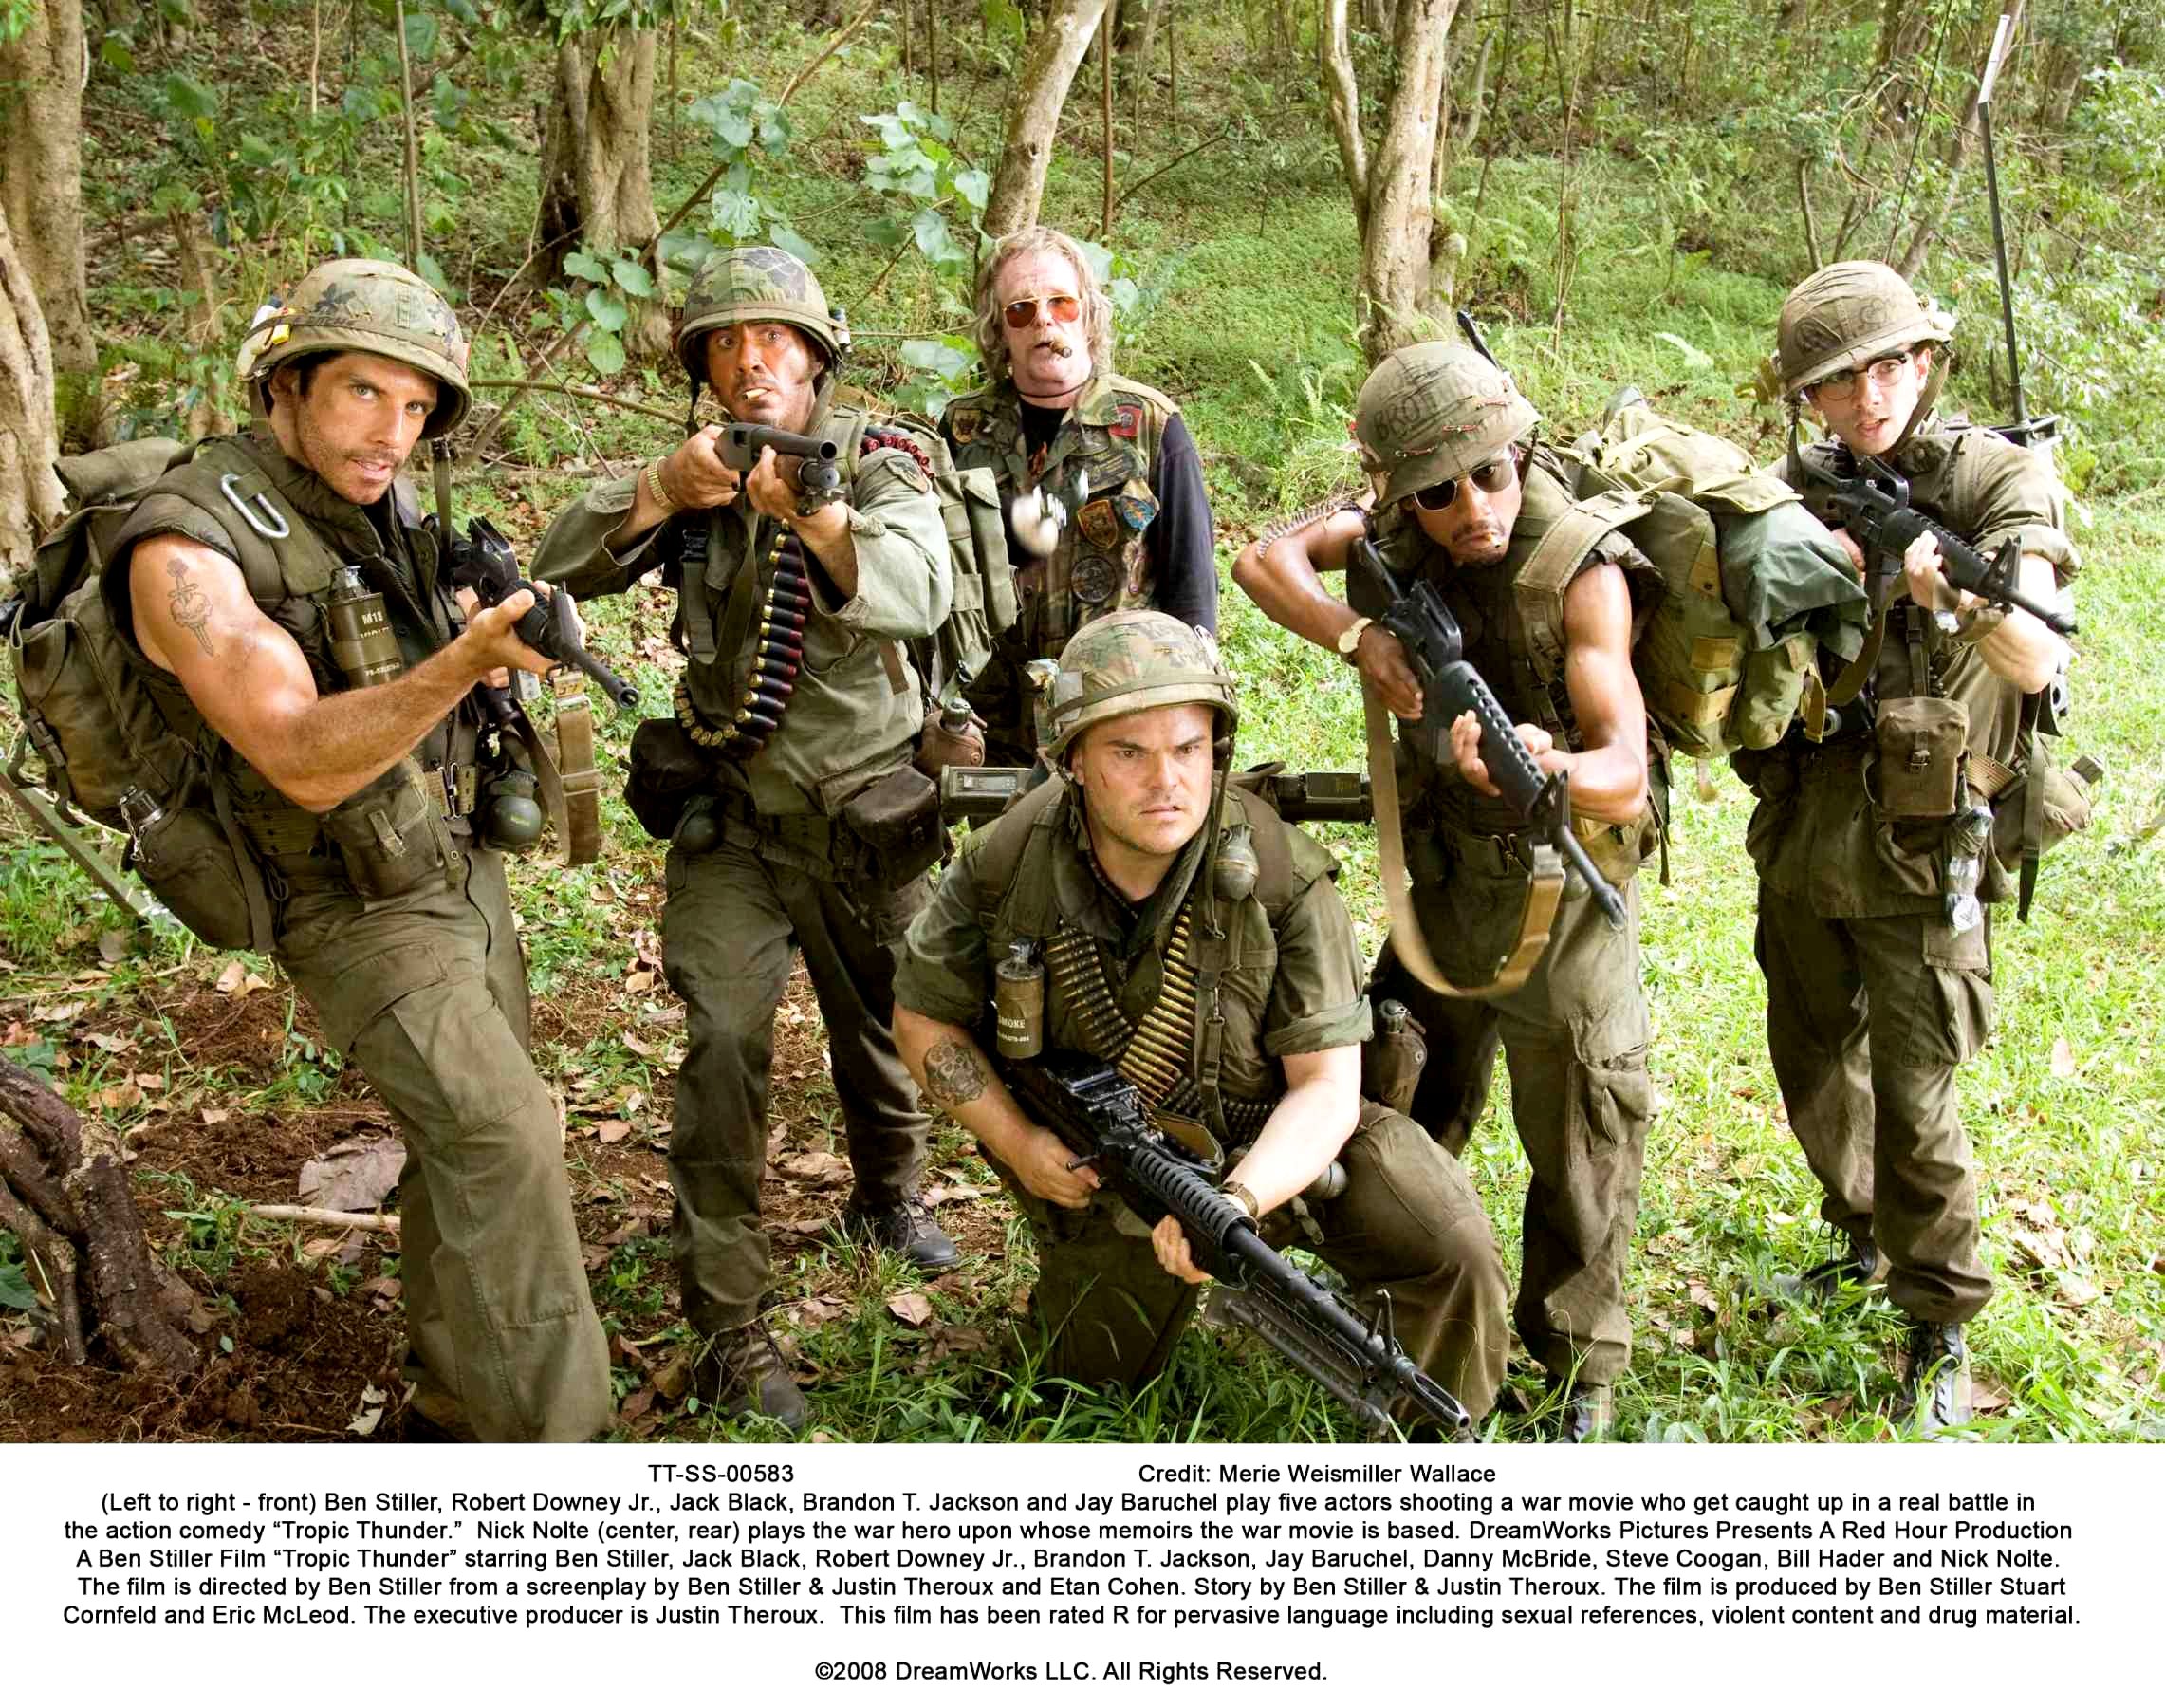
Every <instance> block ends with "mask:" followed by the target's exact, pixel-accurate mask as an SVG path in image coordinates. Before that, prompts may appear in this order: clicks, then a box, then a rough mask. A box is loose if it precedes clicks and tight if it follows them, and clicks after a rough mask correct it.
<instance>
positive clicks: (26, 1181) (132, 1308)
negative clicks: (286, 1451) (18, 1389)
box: [0, 1060, 202, 1379]
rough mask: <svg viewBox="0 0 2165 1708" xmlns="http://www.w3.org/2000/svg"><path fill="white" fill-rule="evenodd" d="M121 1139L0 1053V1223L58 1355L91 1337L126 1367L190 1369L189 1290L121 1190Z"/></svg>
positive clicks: (124, 1182) (72, 1355)
mask: <svg viewBox="0 0 2165 1708" xmlns="http://www.w3.org/2000/svg"><path fill="white" fill-rule="evenodd" d="M0 1227H6V1228H7V1229H8V1230H9V1233H11V1234H13V1235H15V1238H16V1240H17V1242H18V1243H19V1244H20V1245H21V1247H22V1250H23V1269H24V1272H26V1273H27V1274H28V1277H29V1278H30V1281H31V1284H32V1285H33V1286H34V1287H36V1289H37V1290H38V1293H39V1295H40V1297H41V1298H42V1299H43V1301H44V1303H45V1307H46V1316H47V1317H48V1318H49V1320H50V1323H51V1332H52V1334H53V1337H54V1339H55V1340H56V1342H57V1343H58V1346H59V1349H60V1353H61V1356H62V1357H64V1358H65V1359H66V1360H67V1361H68V1362H69V1363H70V1364H85V1363H87V1362H88V1361H89V1357H90V1343H91V1341H92V1339H93V1338H98V1339H102V1341H103V1342H104V1345H105V1346H106V1349H107V1350H108V1351H110V1352H111V1353H113V1354H114V1356H115V1357H117V1358H118V1359H119V1360H120V1362H121V1363H122V1364H124V1365H126V1366H127V1367H128V1368H130V1369H132V1370H137V1371H140V1372H143V1373H144V1374H147V1375H154V1376H159V1377H165V1378H169V1379H170V1378H173V1377H178V1376H187V1375H192V1374H193V1373H194V1371H195V1370H196V1369H197V1368H198V1367H199V1366H200V1365H201V1364H202V1354H201V1353H200V1352H198V1351H197V1350H196V1347H195V1344H194V1341H192V1340H190V1339H189V1337H188V1332H187V1330H188V1319H189V1317H190V1316H191V1314H192V1313H193V1311H194V1305H195V1296H194V1293H193V1292H191V1291H190V1290H189V1289H188V1286H187V1284H186V1283H185V1282H183V1281H182V1280H181V1279H180V1277H179V1276H177V1275H176V1274H175V1273H174V1272H172V1271H171V1270H169V1269H167V1268H166V1267H165V1265H164V1264H163V1263H161V1262H159V1261H158V1259H157V1256H156V1255H154V1254H153V1253H152V1252H151V1249H150V1242H149V1240H148V1239H147V1238H146V1237H145V1236H144V1233H143V1222H142V1216H141V1213H140V1212H139V1211H138V1210H137V1208H136V1201H135V1197H134V1195H133V1194H132V1193H131V1192H130V1191H129V1189H128V1174H127V1169H126V1167H125V1166H124V1165H123V1163H122V1161H121V1159H120V1144H119V1142H117V1141H116V1140H115V1139H114V1138H113V1137H112V1135H111V1134H109V1133H107V1132H105V1131H104V1130H103V1129H102V1128H101V1127H98V1126H95V1125H93V1126H90V1127H87V1128H85V1127H84V1125H83V1121H82V1118H81V1117H80V1116H78V1115H77V1114H76V1113H75V1111H74V1110H73V1109H71V1108H69V1107H68V1106H67V1105H66V1103H65V1102H64V1101H63V1100H62V1099H61V1098H60V1097H59V1096H58V1095H57V1094H56V1093H54V1092H52V1091H50V1090H48V1089H47V1088H46V1086H45V1084H44V1083H43V1082H42V1081H40V1080H38V1079H36V1078H34V1077H33V1076H32V1075H30V1074H28V1073H26V1072H24V1071H23V1069H21V1068H17V1067H16V1066H15V1065H14V1064H13V1063H12V1062H9V1061H6V1060H0Z"/></svg>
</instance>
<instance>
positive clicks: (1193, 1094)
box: [1045, 895, 1277, 1144]
mask: <svg viewBox="0 0 2165 1708" xmlns="http://www.w3.org/2000/svg"><path fill="white" fill-rule="evenodd" d="M1194 905H1195V899H1194V896H1192V895H1191V896H1190V897H1189V898H1188V900H1186V901H1184V902H1183V903H1182V904H1181V907H1180V911H1179V913H1178V914H1176V915H1175V917H1174V920H1173V931H1172V934H1171V936H1170V937H1169V938H1168V939H1167V941H1166V945H1165V958H1164V962H1163V966H1162V973H1161V976H1160V979H1159V983H1158V989H1157V1001H1156V1002H1154V1003H1152V1004H1151V1006H1150V1012H1148V1013H1146V1014H1144V1015H1143V1017H1142V1018H1141V1019H1140V1020H1138V1021H1137V1022H1135V1023H1134V1024H1132V1025H1131V1024H1130V1023H1129V1022H1128V1020H1127V1019H1126V1018H1125V1016H1123V1015H1122V1014H1121V1013H1120V1005H1119V1004H1118V1003H1117V1002H1115V1001H1114V999H1113V990H1112V986H1111V985H1110V984H1109V983H1108V982H1107V980H1106V978H1105V965H1104V961H1103V959H1102V958H1101V956H1100V955H1099V952H1098V945H1097V943H1096V941H1095V940H1094V939H1093V938H1091V937H1090V936H1089V934H1088V933H1086V932H1084V931H1082V930H1081V929H1080V928H1079V927H1077V926H1074V925H1065V926H1063V927H1062V928H1061V929H1060V931H1059V932H1058V933H1057V934H1056V935H1055V936H1054V937H1052V938H1050V939H1049V940H1048V941H1047V942H1046V944H1045V967H1046V969H1047V971H1049V972H1050V973H1051V975H1052V979H1053V982H1054V983H1055V984H1056V985H1058V986H1059V988H1060V994H1061V998H1062V1000H1064V1002H1066V1003H1067V1004H1068V1005H1069V1006H1070V1007H1072V1008H1073V1009H1074V1011H1075V1015H1076V1019H1077V1021H1078V1022H1079V1024H1080V1025H1081V1026H1082V1036H1083V1039H1084V1041H1085V1043H1086V1044H1087V1046H1088V1048H1089V1049H1090V1051H1091V1053H1092V1054H1094V1055H1097V1056H1100V1057H1101V1058H1102V1059H1104V1060H1105V1061H1108V1062H1110V1063H1112V1064H1113V1065H1114V1066H1115V1067H1117V1068H1119V1069H1120V1072H1121V1073H1123V1074H1124V1075H1126V1076H1127V1078H1128V1079H1129V1080H1131V1081H1132V1082H1134V1084H1135V1086H1136V1087H1137V1088H1138V1090H1140V1091H1141V1093H1142V1095H1143V1099H1144V1101H1145V1102H1147V1103H1148V1104H1149V1105H1150V1106H1151V1107H1152V1109H1154V1110H1156V1111H1157V1112H1158V1113H1160V1114H1166V1115H1179V1116H1184V1117H1186V1118H1187V1119H1188V1120H1191V1121H1198V1122H1205V1123H1206V1124H1207V1121H1206V1116H1205V1112H1204V1106H1203V1093H1202V1088H1201V1087H1200V1086H1197V1085H1196V1084H1195V1081H1194V1076H1193V1075H1192V1074H1190V1073H1189V1071H1188V1066H1187V1064H1188V1048H1189V1044H1190V1042H1191V1041H1192V1040H1193V1039H1194V1035H1195V1006H1196V988H1195V964H1194V954H1193V938H1192V934H1191V919H1190V915H1191V914H1192V913H1193V912H1194ZM1218 1101H1219V1103H1220V1104H1221V1105H1222V1106H1223V1107H1224V1110H1225V1119H1226V1124H1227V1125H1228V1126H1229V1127H1230V1128H1231V1131H1230V1132H1227V1133H1224V1134H1221V1135H1220V1138H1221V1140H1222V1141H1223V1142H1226V1143H1228V1144H1252V1143H1254V1142H1255V1139H1256V1136H1257V1135H1258V1134H1260V1133H1261V1132H1262V1131H1263V1125H1264V1123H1266V1122H1267V1121H1268V1120H1269V1119H1270V1111H1271V1110H1272V1109H1273V1108H1275V1107H1276V1106H1277V1105H1276V1103H1275V1101H1274V1100H1273V1101H1265V1100H1262V1099H1257V1098H1241V1097H1224V1096H1221V1097H1220V1098H1219V1100H1218Z"/></svg>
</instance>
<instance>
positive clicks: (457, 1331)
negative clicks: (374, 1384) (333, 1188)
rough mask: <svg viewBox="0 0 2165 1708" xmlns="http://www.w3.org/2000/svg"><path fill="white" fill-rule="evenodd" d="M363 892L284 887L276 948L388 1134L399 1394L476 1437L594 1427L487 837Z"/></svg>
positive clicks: (586, 1299)
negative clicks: (379, 890)
mask: <svg viewBox="0 0 2165 1708" xmlns="http://www.w3.org/2000/svg"><path fill="white" fill-rule="evenodd" d="M463 864H464V866H465V871H464V874H463V877H462V878H461V879H460V880H459V881H458V882H453V883H452V884H449V885H445V886H440V887H435V888H431V889H428V890H425V891H423V892H418V893H416V894H414V895H411V896H407V897H403V898H400V899H398V900H396V901H393V902H391V903H388V904H383V905H379V906H378V907H377V908H376V909H375V910H374V911H365V910H363V908H362V906H361V901H360V900H359V899H358V898H357V897H355V896H354V895H353V893H352V892H351V891H350V890H344V889H338V890H328V891H316V892H309V891H306V890H303V891H300V892H298V893H296V894H294V895H293V896H291V897H290V898H288V900H287V903H286V928H285V930H284V931H283V932H282V933H281V935H280V938H279V945H278V950H279V958H280V960H281V961H282V962H283V963H284V965H285V967H286V970H287V972H288V973H289V974H290V975H292V978H293V982H294V983H295V984H296V985H297V986H298V987H299V988H300V990H301V992H302V993H303V994H305V996H306V997H307V998H308V1000H309V1002H310V1003H311V1004H312V1005H313V1006H314V1008H315V1010H316V1012H317V1015H318V1016H319V1018H320V1019H321V1020H322V1022H323V1025H324V1030H325V1031H326V1032H327V1033H328V1034H329V1037H330V1041H331V1043H332V1044H333V1045H334V1046H335V1047H336V1048H337V1049H340V1050H341V1051H342V1052H343V1053H344V1054H345V1055H346V1057H347V1058H348V1059H349V1060H351V1061H353V1062H355V1063H357V1064H358V1065H359V1066H360V1068H361V1072H362V1073H364V1074H365V1075H367V1077H368V1083H369V1086H370V1087H371V1088H372V1089H373V1090H374V1091H375V1092H376V1094H377V1096H379V1097H380V1098H381V1099H382V1100H383V1102H384V1105H386V1106H387V1107H388V1108H389V1109H390V1111H391V1113H392V1116H393V1117H394V1118H395V1119H396V1120H397V1121H398V1126H399V1130H400V1131H401V1133H402V1134H403V1135H404V1137H405V1141H406V1166H405V1171H404V1173H402V1174H401V1175H400V1176H399V1179H398V1205H399V1215H400V1235H399V1252H400V1259H399V1278H400V1280H401V1282H402V1283H403V1296H404V1299H405V1305H406V1331H407V1338H408V1346H409V1359H410V1362H411V1363H413V1364H415V1365H418V1369H417V1370H416V1372H415V1373H414V1380H416V1383H417V1384H418V1389H419V1391H418V1393H417V1394H416V1398H415V1405H416V1409H418V1410H420V1411H421V1412H423V1413H424V1414H425V1415H427V1416H429V1417H431V1418H432V1419H433V1420H435V1421H436V1422H438V1423H441V1424H445V1425H447V1426H450V1427H454V1428H455V1427H457V1426H459V1425H461V1424H463V1425H464V1426H465V1427H466V1428H469V1429H471V1430H472V1432H473V1433H474V1434H475V1435H476V1436H478V1437H479V1438H480V1439H483V1440H485V1441H583V1440H585V1439H588V1438H590V1437H592V1436H594V1435H596V1434H598V1433H600V1432H601V1430H603V1429H605V1428H607V1427H608V1425H609V1422H610V1420H611V1417H612V1414H613V1411H614V1406H613V1403H612V1402H611V1400H610V1395H609V1357H608V1350H607V1347H606V1346H605V1345H604V1344H603V1341H602V1336H601V1321H600V1319H599V1318H597V1317H596V1315H595V1314H594V1301H593V1296H592V1294H591V1292H590V1291H589V1290H588V1287H587V1282H586V1270H585V1266H584V1264H583V1261H582V1260H581V1255H580V1250H579V1232H578V1229H577V1227H576V1225H575V1224H574V1222H573V1220H572V1214H571V1195H570V1191H569V1188H568V1185H567V1183H566V1181H565V1179H564V1130H563V1126H562V1123H561V1122H560V1121H559V1119H558V1116H557V1111H556V1103H555V1100H554V1099H553V1098H552V1097H551V1096H550V1095H549V1091H548V1087H547V1086H545V1085H544V1084H543V1083H542V1078H541V1075H540V1074H539V1073H537V1072H536V1071H535V1070H534V1065H533V1063H532V1061H531V1060H530V1059H529V1058H528V1056H527V969H526V959H525V956H524V955H523V954H522V952H521V950H520V947H519V939H518V933H517V928H516V927H515V925H514V924H513V922H512V919H511V903H510V896H509V892H508V891H507V889H506V887H505V883H504V862H503V857H502V856H501V855H498V854H494V853H489V852H486V851H476V850H472V849H471V848H468V849H467V850H466V851H465V854H464V860H463Z"/></svg>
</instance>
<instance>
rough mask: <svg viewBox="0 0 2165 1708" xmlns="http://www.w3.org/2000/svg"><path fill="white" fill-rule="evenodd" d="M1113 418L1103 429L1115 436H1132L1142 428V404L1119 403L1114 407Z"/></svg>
mask: <svg viewBox="0 0 2165 1708" xmlns="http://www.w3.org/2000/svg"><path fill="white" fill-rule="evenodd" d="M1114 416H1115V418H1114V420H1113V421H1112V422H1111V423H1109V424H1108V425H1107V426H1106V428H1105V431H1106V432H1107V433H1109V434H1111V435H1112V436H1114V437H1115V438H1133V437H1135V436H1136V435H1137V434H1138V432H1140V431H1141V428H1142V406H1141V405H1140V404H1139V403H1121V404H1118V405H1116V406H1115V408H1114Z"/></svg>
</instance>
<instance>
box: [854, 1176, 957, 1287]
mask: <svg viewBox="0 0 2165 1708" xmlns="http://www.w3.org/2000/svg"><path fill="white" fill-rule="evenodd" d="M842 1231H843V1232H844V1233H846V1234H847V1235H849V1236H850V1237H851V1238H852V1239H857V1240H862V1241H864V1242H865V1243H866V1244H869V1245H876V1246H882V1247H884V1248H885V1249H886V1250H888V1251H890V1252H899V1253H901V1254H902V1255H903V1256H905V1257H907V1258H908V1259H909V1260H910V1261H911V1262H912V1263H913V1264H915V1265H916V1268H917V1271H918V1272H919V1273H921V1274H926V1275H936V1274H939V1273H940V1272H942V1271H944V1270H951V1269H953V1268H954V1266H955V1265H956V1264H958V1263H960V1262H961V1261H962V1253H960V1252H958V1251H956V1250H955V1249H954V1241H953V1240H952V1239H950V1238H949V1237H948V1236H947V1233H946V1231H945V1230H944V1229H942V1228H941V1226H940V1225H939V1223H938V1222H936V1221H934V1219H933V1213H932V1212H931V1211H930V1210H928V1209H927V1208H926V1207H925V1203H924V1200H923V1199H922V1198H920V1197H917V1196H916V1194H915V1193H905V1194H904V1195H903V1196H902V1197H898V1198H897V1199H896V1200H895V1201H894V1202H893V1203H891V1204H882V1205H874V1204H871V1203H869V1202H867V1201H866V1200H865V1198H864V1197H863V1195H862V1194H860V1193H852V1194H850V1198H849V1202H848V1204H846V1205H845V1206H844V1207H843V1209H842Z"/></svg>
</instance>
